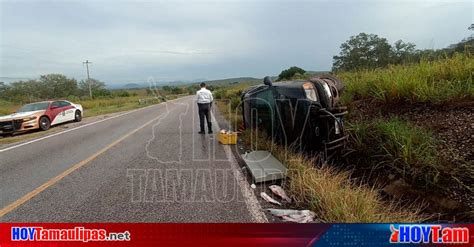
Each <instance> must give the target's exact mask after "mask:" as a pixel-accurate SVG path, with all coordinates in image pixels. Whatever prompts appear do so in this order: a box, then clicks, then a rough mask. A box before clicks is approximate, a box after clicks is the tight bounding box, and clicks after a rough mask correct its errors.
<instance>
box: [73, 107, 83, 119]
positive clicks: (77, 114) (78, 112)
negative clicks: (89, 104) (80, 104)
mask: <svg viewBox="0 0 474 247" xmlns="http://www.w3.org/2000/svg"><path fill="white" fill-rule="evenodd" d="M81 120H82V113H81V111H79V110H77V111H76V113H74V122H80V121H81Z"/></svg>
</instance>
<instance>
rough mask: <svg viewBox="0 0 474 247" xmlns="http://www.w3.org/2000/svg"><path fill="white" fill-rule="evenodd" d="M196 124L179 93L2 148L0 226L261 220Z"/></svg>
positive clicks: (229, 164)
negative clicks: (0, 223) (171, 98)
mask: <svg viewBox="0 0 474 247" xmlns="http://www.w3.org/2000/svg"><path fill="white" fill-rule="evenodd" d="M214 125H216V122H215V121H214ZM198 126H199V119H198V114H197V111H196V104H195V101H194V97H184V98H181V99H177V100H174V101H169V102H167V103H162V104H159V105H153V106H150V107H146V108H142V109H138V110H134V111H131V112H127V113H124V114H119V115H117V116H114V117H112V118H108V119H105V120H102V121H98V122H94V123H89V124H87V125H83V126H81V127H79V128H74V129H69V130H68V131H65V132H62V133H60V134H53V135H51V136H47V137H44V138H40V139H37V140H33V141H31V142H27V143H23V144H22V143H20V144H16V145H10V146H8V147H2V149H0V221H2V222H19V221H21V222H86V221H87V222H104V221H105V222H262V221H264V219H263V218H261V214H259V211H260V209H259V208H258V207H259V206H258V203H256V202H255V201H256V200H255V196H254V195H253V193H251V192H250V193H249V189H248V184H246V182H245V181H242V177H241V174H240V170H239V168H238V166H237V165H236V164H235V161H234V159H233V157H232V155H231V154H230V152H228V150H227V149H228V147H223V146H222V145H219V144H218V142H217V135H208V134H206V135H199V134H198V133H197V132H198ZM214 131H215V133H217V132H218V127H217V126H214Z"/></svg>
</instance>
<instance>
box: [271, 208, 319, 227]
mask: <svg viewBox="0 0 474 247" xmlns="http://www.w3.org/2000/svg"><path fill="white" fill-rule="evenodd" d="M267 210H268V211H269V212H270V213H271V214H272V215H274V216H276V217H280V218H282V219H283V221H287V222H296V223H309V222H313V221H314V218H315V217H316V213H314V212H313V211H310V210H295V209H277V208H269V209H267Z"/></svg>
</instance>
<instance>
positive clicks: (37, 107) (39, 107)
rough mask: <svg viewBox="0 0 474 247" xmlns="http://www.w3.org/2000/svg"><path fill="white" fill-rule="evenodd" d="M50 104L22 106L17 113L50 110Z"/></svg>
mask: <svg viewBox="0 0 474 247" xmlns="http://www.w3.org/2000/svg"><path fill="white" fill-rule="evenodd" d="M48 106H49V102H41V103H34V104H28V105H24V106H22V107H21V108H20V109H19V110H18V111H17V112H28V111H39V110H46V109H48Z"/></svg>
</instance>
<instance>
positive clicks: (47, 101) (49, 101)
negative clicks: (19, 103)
mask: <svg viewBox="0 0 474 247" xmlns="http://www.w3.org/2000/svg"><path fill="white" fill-rule="evenodd" d="M51 102H53V101H52V100H43V101H38V102H31V103H28V104H25V105H31V104H38V103H51Z"/></svg>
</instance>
